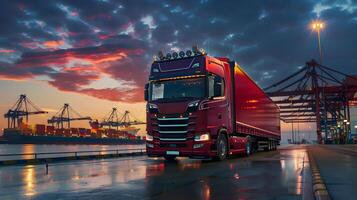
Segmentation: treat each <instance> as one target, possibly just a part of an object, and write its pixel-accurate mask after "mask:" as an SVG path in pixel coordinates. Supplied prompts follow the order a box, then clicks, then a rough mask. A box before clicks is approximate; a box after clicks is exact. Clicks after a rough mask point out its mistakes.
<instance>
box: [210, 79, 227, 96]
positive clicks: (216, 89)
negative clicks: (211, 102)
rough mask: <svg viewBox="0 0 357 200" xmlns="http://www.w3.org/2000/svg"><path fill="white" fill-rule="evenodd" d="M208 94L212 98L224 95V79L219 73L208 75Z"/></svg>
mask: <svg viewBox="0 0 357 200" xmlns="http://www.w3.org/2000/svg"><path fill="white" fill-rule="evenodd" d="M208 96H209V97H210V98H214V97H223V96H224V79H223V78H222V77H220V76H218V75H215V74H210V75H209V76H208Z"/></svg>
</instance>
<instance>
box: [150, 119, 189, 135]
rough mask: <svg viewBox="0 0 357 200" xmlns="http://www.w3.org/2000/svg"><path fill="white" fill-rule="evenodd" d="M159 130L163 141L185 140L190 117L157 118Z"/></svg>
mask: <svg viewBox="0 0 357 200" xmlns="http://www.w3.org/2000/svg"><path fill="white" fill-rule="evenodd" d="M157 120H158V124H157V126H158V132H159V137H160V140H162V141H185V140H186V138H187V133H188V125H189V122H188V121H189V118H188V117H166V118H157Z"/></svg>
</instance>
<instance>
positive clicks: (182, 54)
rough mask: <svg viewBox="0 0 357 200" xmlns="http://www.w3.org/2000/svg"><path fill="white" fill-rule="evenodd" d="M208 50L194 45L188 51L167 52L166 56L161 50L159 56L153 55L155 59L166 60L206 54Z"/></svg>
mask: <svg viewBox="0 0 357 200" xmlns="http://www.w3.org/2000/svg"><path fill="white" fill-rule="evenodd" d="M206 54H207V53H206V51H205V50H204V49H203V48H200V49H199V48H198V47H197V45H194V46H193V47H192V50H187V51H186V53H185V52H184V51H180V52H179V53H178V52H172V53H167V54H166V56H164V54H163V53H162V51H159V53H158V54H157V56H156V55H155V56H153V59H154V61H164V60H175V59H179V58H185V57H192V56H198V55H206Z"/></svg>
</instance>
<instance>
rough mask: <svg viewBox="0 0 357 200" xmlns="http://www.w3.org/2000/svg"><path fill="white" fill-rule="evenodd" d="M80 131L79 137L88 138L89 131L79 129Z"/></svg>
mask: <svg viewBox="0 0 357 200" xmlns="http://www.w3.org/2000/svg"><path fill="white" fill-rule="evenodd" d="M78 131H79V137H85V136H86V132H87V129H85V128H78Z"/></svg>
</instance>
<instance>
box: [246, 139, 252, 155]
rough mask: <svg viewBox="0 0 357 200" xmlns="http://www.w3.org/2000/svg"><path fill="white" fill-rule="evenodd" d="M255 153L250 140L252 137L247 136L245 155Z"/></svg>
mask: <svg viewBox="0 0 357 200" xmlns="http://www.w3.org/2000/svg"><path fill="white" fill-rule="evenodd" d="M252 153H253V146H252V142H251V141H250V137H247V143H246V144H245V155H246V156H250V155H251V154H252Z"/></svg>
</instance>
